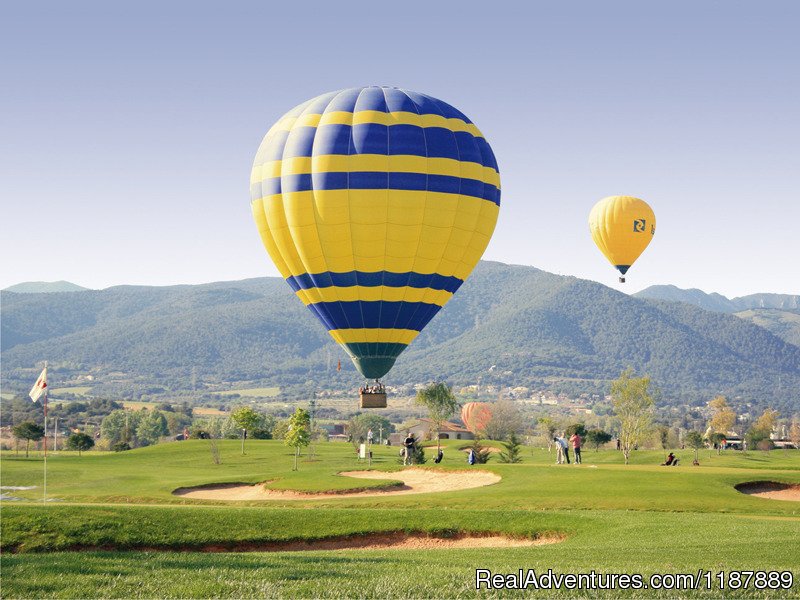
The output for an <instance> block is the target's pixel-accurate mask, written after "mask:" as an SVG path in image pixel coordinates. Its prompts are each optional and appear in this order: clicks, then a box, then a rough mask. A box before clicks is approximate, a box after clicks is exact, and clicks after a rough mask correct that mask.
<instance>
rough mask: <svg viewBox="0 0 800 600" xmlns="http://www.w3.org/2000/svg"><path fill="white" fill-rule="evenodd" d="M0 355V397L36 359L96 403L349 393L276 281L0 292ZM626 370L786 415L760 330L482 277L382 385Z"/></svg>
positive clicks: (780, 371)
mask: <svg viewBox="0 0 800 600" xmlns="http://www.w3.org/2000/svg"><path fill="white" fill-rule="evenodd" d="M2 344H3V353H2V358H3V372H2V376H3V384H4V389H19V390H23V389H24V388H25V386H26V385H27V386H28V387H29V386H30V381H29V380H30V376H31V374H32V373H34V372H35V371H36V364H37V362H38V361H41V360H44V359H45V358H46V359H48V360H49V361H50V363H51V365H52V366H53V369H54V373H58V374H59V376H60V377H62V378H63V379H67V378H69V377H76V376H78V375H80V374H84V375H86V374H91V375H92V377H93V381H92V383H91V385H92V386H93V387H94V389H95V390H96V391H97V392H103V391H106V392H112V391H113V392H115V393H121V392H124V393H136V392H137V391H139V392H141V391H142V390H145V391H147V392H148V393H159V392H165V391H170V390H186V389H192V387H196V389H197V390H198V391H202V390H204V389H212V388H213V389H220V387H225V386H228V387H229V388H235V387H237V386H239V387H242V386H244V385H278V386H281V387H282V388H283V389H284V390H288V391H291V390H292V389H297V388H298V387H303V386H305V388H306V389H308V388H311V387H321V388H339V389H345V388H347V387H348V386H356V385H358V383H359V379H358V375H357V374H356V372H355V370H354V368H353V367H352V365H351V364H350V362H349V360H348V359H347V358H346V356H345V355H344V353H343V352H342V351H341V350H340V349H339V348H338V346H336V345H335V344H334V343H333V342H332V341H331V340H330V337H329V336H328V334H327V333H326V332H325V331H324V329H323V328H322V326H321V325H320V324H319V323H318V322H317V321H316V319H315V318H313V316H312V315H311V314H310V313H309V312H308V310H307V309H305V308H304V307H303V306H302V304H301V303H300V302H299V301H298V300H297V298H295V297H294V296H293V294H292V292H291V291H290V289H289V287H288V286H287V285H286V284H285V283H284V282H282V281H281V280H279V279H277V278H261V279H250V280H244V281H234V282H221V283H213V284H205V285H196V286H173V287H162V288H155V287H131V286H122V287H115V288H109V289H107V290H102V291H84V292H70V293H60V294H24V295H23V294H15V293H12V292H3V293H2ZM339 358H341V359H342V371H341V373H337V372H336V362H337V359H339ZM627 366H632V367H634V368H635V369H636V371H637V372H640V373H649V374H650V375H652V376H653V378H654V379H655V381H656V383H657V384H658V386H659V387H660V388H661V393H662V401H663V402H665V403H684V402H689V403H695V402H696V403H701V402H705V401H707V400H708V398H709V397H711V396H713V395H714V394H717V393H724V394H726V395H728V396H730V397H740V399H741V401H744V402H747V401H753V402H754V403H755V404H757V405H766V404H769V405H771V406H773V407H775V408H780V407H784V408H786V407H791V406H795V407H796V403H797V402H798V397H797V390H800V348H799V347H797V346H794V345H792V344H790V343H787V342H786V341H784V340H782V339H780V338H779V337H777V336H776V335H773V334H772V333H770V332H768V331H767V330H765V329H763V328H761V327H759V326H756V325H754V324H752V323H748V322H746V321H744V320H742V319H740V318H737V317H736V316H733V315H729V314H722V313H711V312H708V311H707V310H703V309H700V308H697V307H694V306H690V305H687V304H681V303H675V302H664V301H654V300H646V299H640V298H635V297H631V296H627V295H625V294H622V293H619V292H616V291H614V290H612V289H610V288H607V287H605V286H603V285H601V284H598V283H593V282H589V281H584V280H579V279H576V278H573V277H563V276H558V275H553V274H550V273H546V272H544V271H540V270H538V269H534V268H532V267H522V266H510V265H503V264H500V263H489V262H483V263H481V264H480V265H479V266H478V268H477V269H476V271H475V273H474V274H473V276H472V277H471V278H470V279H469V280H468V281H467V283H465V284H464V286H463V287H462V288H461V290H460V291H459V293H458V294H457V295H456V296H455V297H454V299H453V300H452V301H451V302H450V303H449V304H448V305H447V307H446V308H445V309H444V310H443V311H441V312H440V314H439V315H438V316H437V317H436V318H435V319H434V320H433V321H432V322H431V323H430V325H429V326H428V327H427V329H426V330H425V331H424V332H423V333H422V334H421V335H420V336H419V338H418V339H417V340H416V341H415V343H414V344H413V345H412V347H411V348H410V349H409V350H407V351H406V352H405V353H404V354H403V355H401V357H400V359H399V360H398V362H397V364H396V366H395V368H394V369H393V371H392V372H391V373H390V374H389V376H388V377H387V381H388V382H389V383H391V384H400V383H417V382H424V381H428V380H431V379H435V378H441V379H447V380H449V381H451V382H453V383H458V384H473V383H478V382H479V381H480V382H482V383H485V384H497V385H504V386H505V385H525V386H534V387H538V388H540V389H541V388H547V387H549V388H551V389H555V390H560V391H569V392H573V393H578V392H583V391H586V392H604V391H605V390H606V389H607V382H608V380H610V379H613V378H615V377H616V376H618V374H619V372H620V371H621V370H622V369H624V368H626V367H627Z"/></svg>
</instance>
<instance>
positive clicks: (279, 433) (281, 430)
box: [272, 419, 289, 440]
mask: <svg viewBox="0 0 800 600" xmlns="http://www.w3.org/2000/svg"><path fill="white" fill-rule="evenodd" d="M287 433H289V419H281V420H279V421H278V422H277V423H275V427H273V428H272V439H274V440H285V439H286V434H287Z"/></svg>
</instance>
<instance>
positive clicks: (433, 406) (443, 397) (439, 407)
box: [416, 381, 458, 455]
mask: <svg viewBox="0 0 800 600" xmlns="http://www.w3.org/2000/svg"><path fill="white" fill-rule="evenodd" d="M416 403H417V404H421V405H422V406H424V407H426V408H427V409H428V417H430V420H431V421H432V422H433V426H434V428H435V429H436V453H437V455H438V453H439V450H440V448H441V441H440V440H439V432H440V430H441V428H442V423H444V422H445V421H447V419H449V418H450V417H452V416H453V415H454V414H456V411H457V410H458V401H457V400H456V397H455V396H454V395H453V388H452V387H450V386H449V385H447V384H446V383H444V382H442V381H437V382H434V383H432V384H430V385H428V386H426V387H424V388H422V389H421V390H419V391H418V392H417V398H416Z"/></svg>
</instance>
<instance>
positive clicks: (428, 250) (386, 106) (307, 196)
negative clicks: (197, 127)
mask: <svg viewBox="0 0 800 600" xmlns="http://www.w3.org/2000/svg"><path fill="white" fill-rule="evenodd" d="M250 194H251V199H252V202H251V205H252V209H253V216H254V217H255V220H256V224H257V225H258V230H259V233H260V234H261V239H262V241H263V242H264V246H265V247H266V249H267V252H268V253H269V255H270V257H271V258H272V260H273V261H274V262H275V265H276V266H277V267H278V270H279V271H280V273H281V275H282V276H283V278H284V279H286V282H287V283H288V284H289V285H290V286H291V287H292V289H293V290H294V291H295V293H296V295H297V296H298V297H299V298H300V300H302V301H303V303H304V304H306V305H307V306H308V308H309V309H310V310H311V311H312V312H313V313H314V314H315V315H316V316H317V318H318V319H319V320H320V321H322V323H323V324H324V325H325V327H326V328H327V329H328V330H329V331H330V334H331V336H332V337H333V339H334V340H336V341H337V342H338V343H339V344H341V345H342V346H343V347H344V348H345V350H346V351H347V352H348V354H350V356H351V357H352V359H353V362H354V363H355V365H356V367H357V368H358V370H359V371H360V372H361V373H362V374H363V375H364V376H365V377H368V378H378V377H382V376H383V375H384V374H386V373H387V372H388V371H389V369H391V368H392V365H393V364H394V362H395V360H396V358H397V356H398V355H399V354H400V353H401V352H402V351H403V350H404V349H405V348H406V347H407V346H408V344H410V343H411V341H412V340H413V339H414V338H415V337H417V335H418V334H419V332H420V331H421V330H422V328H423V327H425V325H427V323H428V322H429V321H430V320H431V319H432V318H433V317H434V315H436V313H437V312H439V310H440V309H441V308H442V306H444V305H445V304H446V303H447V301H448V300H449V299H450V298H451V297H452V295H453V293H455V291H456V290H457V289H458V288H459V287H460V286H461V284H462V283H464V280H465V279H466V278H467V276H468V275H469V274H470V272H471V271H472V269H473V268H474V267H475V265H476V264H477V262H478V260H479V259H480V257H481V255H482V254H483V251H484V250H485V249H486V245H487V244H488V243H489V238H490V237H491V235H492V232H493V231H494V226H495V223H496V221H497V214H498V211H499V208H500V176H499V174H498V170H497V162H496V161H495V158H494V154H493V153H492V150H491V148H490V147H489V144H488V143H487V142H486V140H485V139H484V138H483V135H482V134H481V132H480V131H479V130H478V128H477V127H476V126H475V125H474V124H473V123H472V122H471V121H470V120H469V119H467V117H465V116H464V115H463V114H462V113H461V112H459V111H458V110H456V109H455V108H453V107H452V106H450V105H449V104H446V103H445V102H442V101H441V100H437V99H435V98H431V97H430V96H426V95H425V94H418V93H415V92H411V91H408V90H402V89H398V88H388V87H365V88H353V89H348V90H343V91H339V92H331V93H328V94H323V95H322V96H319V97H317V98H314V99H312V100H309V101H308V102H305V103H303V104H301V105H300V106H298V107H296V108H294V109H293V110H291V111H289V112H288V113H286V114H285V115H284V116H283V117H282V118H281V119H280V120H279V121H278V122H277V123H276V124H275V125H273V127H272V128H271V129H270V130H269V131H268V132H267V135H266V137H265V138H264V140H263V142H262V143H261V146H260V147H259V149H258V153H257V154H256V158H255V161H254V164H253V171H252V176H251V179H250Z"/></svg>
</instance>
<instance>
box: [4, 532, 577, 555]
mask: <svg viewBox="0 0 800 600" xmlns="http://www.w3.org/2000/svg"><path fill="white" fill-rule="evenodd" d="M565 539H566V537H565V536H564V535H562V534H558V533H547V534H543V535H541V536H538V537H513V536H508V535H503V534H499V533H488V532H481V533H456V534H449V535H442V534H432V533H422V532H416V533H413V532H412V533H407V532H403V531H401V532H383V533H367V534H361V535H348V536H337V537H332V538H324V539H317V540H286V541H270V542H218V543H215V544H204V545H186V544H184V545H181V546H147V545H126V546H116V545H113V544H104V545H102V546H90V545H81V546H71V547H69V548H61V549H59V551H60V552H62V551H67V552H94V551H106V552H211V553H214V552H313V551H319V550H323V551H325V550H450V549H461V548H527V547H531V546H544V545H547V544H557V543H559V542H562V541H564V540H565ZM6 550H7V551H10V552H19V550H20V549H19V548H8V549H6Z"/></svg>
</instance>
